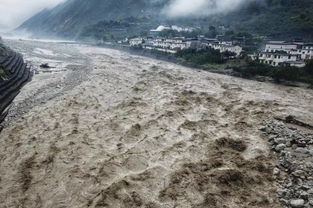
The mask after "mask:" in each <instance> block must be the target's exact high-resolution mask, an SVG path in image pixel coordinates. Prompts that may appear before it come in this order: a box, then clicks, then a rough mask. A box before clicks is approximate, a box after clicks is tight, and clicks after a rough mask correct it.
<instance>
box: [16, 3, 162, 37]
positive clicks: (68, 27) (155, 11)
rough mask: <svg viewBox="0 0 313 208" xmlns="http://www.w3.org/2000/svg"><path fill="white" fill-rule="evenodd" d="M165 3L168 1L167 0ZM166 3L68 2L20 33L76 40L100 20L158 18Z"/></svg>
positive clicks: (36, 18) (46, 12)
mask: <svg viewBox="0 0 313 208" xmlns="http://www.w3.org/2000/svg"><path fill="white" fill-rule="evenodd" d="M164 1H166V0H164ZM164 1H163V0H155V1H145V0H88V1H86V0H68V1H67V2H65V3H63V4H61V5H59V6H57V7H55V8H54V9H51V10H43V11H42V12H40V13H38V14H37V15H35V16H33V17H32V18H30V19H29V20H27V21H26V22H24V23H23V24H22V25H21V26H20V27H19V28H18V29H17V30H26V31H29V32H33V33H35V34H41V35H59V36H63V37H73V36H75V35H77V34H78V33H79V32H80V31H81V30H82V28H83V27H85V26H87V25H92V24H96V23H97V22H99V21H101V20H118V19H123V18H127V17H147V18H150V17H157V16H158V15H159V13H160V10H161V9H162V8H163V7H164V3H163V2H164Z"/></svg>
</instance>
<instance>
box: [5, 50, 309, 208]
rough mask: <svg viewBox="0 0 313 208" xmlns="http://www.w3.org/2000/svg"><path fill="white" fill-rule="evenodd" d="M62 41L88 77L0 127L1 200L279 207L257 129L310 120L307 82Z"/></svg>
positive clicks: (35, 204)
mask: <svg viewBox="0 0 313 208" xmlns="http://www.w3.org/2000/svg"><path fill="white" fill-rule="evenodd" d="M73 50H78V51H79V53H81V54H83V56H86V57H89V58H90V60H91V62H92V64H93V66H94V69H93V70H92V71H91V72H90V74H89V76H88V79H87V80H85V81H83V82H82V83H81V84H79V85H78V86H76V87H75V88H72V89H69V90H68V91H66V92H64V95H62V96H59V97H55V98H52V99H51V100H49V101H47V102H46V103H43V104H41V105H40V106H37V107H36V108H33V109H31V110H30V112H28V113H27V114H26V115H25V116H24V118H23V119H21V120H19V121H18V122H16V123H14V124H13V125H12V126H10V127H9V128H7V129H5V130H4V131H3V132H2V134H1V140H0V161H1V162H0V175H1V180H0V207H2V206H4V207H5V206H7V207H27V208H29V207H51V208H52V207H53V208H56V207H73V208H74V207H75V208H77V207H82V208H83V207H84V208H85V207H114V208H117V207H121V208H124V207H127V208H128V207H162V208H163V207H168V208H174V207H186V208H187V207H231V208H236V207H238V208H239V207H264V208H265V207H266V208H267V207H280V205H279V203H278V201H277V198H276V187H275V181H274V177H273V174H272V173H273V169H274V165H275V162H276V161H275V158H273V155H272V154H271V153H270V151H269V145H268V143H267V138H266V135H265V134H264V133H263V132H262V131H260V130H259V128H260V126H261V125H262V124H263V122H264V121H265V120H267V119H270V118H272V117H274V116H278V117H285V116H287V115H293V116H295V117H296V118H299V119H301V120H302V121H304V122H307V123H313V106H312V101H313V92H312V91H310V90H306V89H301V88H292V87H285V86H276V85H272V84H268V83H259V82H254V81H248V80H242V79H238V78H234V77H227V76H223V75H217V74H211V73H207V72H204V71H197V70H193V69H189V68H185V67H181V66H178V65H174V64H170V63H167V62H162V61H158V60H154V59H149V58H145V57H139V56H132V55H130V54H127V53H124V52H120V51H116V50H111V49H102V48H94V47H88V46H75V48H73ZM38 84H40V83H38ZM27 90H28V89H27V88H26V89H25V91H27Z"/></svg>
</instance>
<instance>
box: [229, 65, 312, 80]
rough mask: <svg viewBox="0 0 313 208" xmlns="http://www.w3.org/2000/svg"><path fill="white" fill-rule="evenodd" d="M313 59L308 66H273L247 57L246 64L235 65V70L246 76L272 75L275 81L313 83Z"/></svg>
mask: <svg viewBox="0 0 313 208" xmlns="http://www.w3.org/2000/svg"><path fill="white" fill-rule="evenodd" d="M312 66H313V61H309V62H308V64H307V65H306V67H304V68H297V67H290V66H281V67H273V66H270V65H266V64H261V63H258V62H256V61H251V60H248V59H247V62H246V65H244V66H241V67H234V68H233V70H234V71H235V72H237V73H239V74H240V75H242V76H243V77H245V78H253V77H255V76H265V77H271V78H273V79H274V80H275V82H281V81H283V80H285V81H293V82H304V83H310V84H313V73H312V72H313V68H312Z"/></svg>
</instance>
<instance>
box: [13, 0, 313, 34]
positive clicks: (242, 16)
mask: <svg viewBox="0 0 313 208" xmlns="http://www.w3.org/2000/svg"><path fill="white" fill-rule="evenodd" d="M169 1H170V0H149V1H147V0H88V1H86V0H68V1H67V2H65V3H63V4H61V5H59V6H57V7H55V8H54V9H51V10H43V11H42V12H40V13H38V14H37V15H35V16H34V17H32V18H30V19H29V20H27V21H26V22H24V23H23V24H22V25H21V26H20V27H19V28H18V30H26V31H28V32H32V33H34V34H36V35H45V36H49V35H51V36H54V35H57V36H62V37H68V38H75V37H76V38H77V37H81V34H84V36H85V35H86V34H87V35H88V36H91V37H93V38H97V37H99V38H103V37H104V36H105V35H106V32H107V31H111V30H112V27H113V30H116V27H118V28H119V27H120V26H121V25H123V27H122V28H119V29H120V31H122V33H121V34H118V33H117V32H115V31H114V32H113V33H111V32H109V34H110V35H112V34H113V35H117V37H123V36H125V34H126V35H127V32H128V31H131V35H134V34H133V31H137V32H138V34H137V35H139V34H140V33H143V32H144V31H146V30H147V29H149V28H150V29H151V28H153V27H156V26H157V25H158V24H159V23H168V24H180V25H188V26H194V27H197V28H201V29H202V30H203V32H206V30H208V28H209V26H211V25H214V26H219V25H226V26H229V27H230V29H231V30H235V31H244V32H250V33H253V34H258V35H265V36H268V37H270V38H276V39H279V38H295V37H301V38H306V39H313V13H312V12H311V11H313V0H258V1H248V3H246V4H244V5H243V6H242V7H241V8H239V9H237V10H236V11H233V12H228V13H225V14H219V15H214V16H209V17H203V18H193V17H188V18H182V19H166V18H165V17H164V16H162V15H160V14H162V12H161V11H162V9H163V8H164V7H165V6H166V5H167V3H168V2H169ZM125 19H127V21H125ZM129 19H133V20H134V19H135V20H136V21H128V20H129ZM138 20H140V21H138ZM143 20H144V21H143ZM110 21H113V23H112V22H110ZM125 24H126V25H127V24H130V25H129V26H128V27H125ZM138 25H140V27H138ZM125 31H126V32H125ZM96 33H101V34H96ZM103 34H105V35H103Z"/></svg>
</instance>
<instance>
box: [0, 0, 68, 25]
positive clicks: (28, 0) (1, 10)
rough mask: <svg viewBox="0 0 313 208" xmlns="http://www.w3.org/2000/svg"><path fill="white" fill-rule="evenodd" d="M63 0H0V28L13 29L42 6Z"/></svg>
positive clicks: (54, 4) (51, 5) (46, 6)
mask: <svg viewBox="0 0 313 208" xmlns="http://www.w3.org/2000/svg"><path fill="white" fill-rule="evenodd" d="M63 1H64V0H0V14H1V18H0V29H1V28H2V29H6V30H10V29H14V28H15V27H17V26H19V25H20V24H21V23H22V22H23V21H25V20H26V19H27V18H29V17H31V16H32V15H34V14H35V13H36V12H39V11H40V10H42V9H44V8H51V7H54V6H56V5H57V4H59V3H61V2H63Z"/></svg>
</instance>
